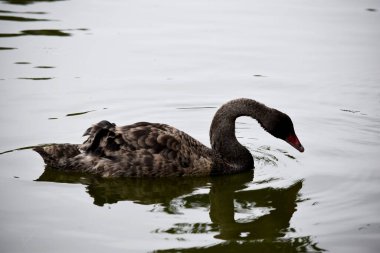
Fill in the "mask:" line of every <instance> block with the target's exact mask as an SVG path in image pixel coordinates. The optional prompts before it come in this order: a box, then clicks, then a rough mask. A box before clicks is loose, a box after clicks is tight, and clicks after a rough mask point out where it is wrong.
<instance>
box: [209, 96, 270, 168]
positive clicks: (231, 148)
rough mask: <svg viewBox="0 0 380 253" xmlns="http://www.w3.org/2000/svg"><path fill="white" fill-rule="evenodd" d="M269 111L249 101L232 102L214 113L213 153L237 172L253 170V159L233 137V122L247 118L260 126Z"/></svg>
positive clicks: (212, 124) (211, 138) (211, 135)
mask: <svg viewBox="0 0 380 253" xmlns="http://www.w3.org/2000/svg"><path fill="white" fill-rule="evenodd" d="M270 110H271V109H270V108H268V107H266V106H265V105H263V104H261V103H259V102H257V101H255V100H251V99H236V100H232V101H230V102H228V103H226V104H224V105H223V106H222V107H220V108H219V110H218V111H217V112H216V114H215V116H214V119H213V121H212V123H211V128H210V142H211V147H212V149H213V150H214V151H216V152H217V153H218V154H220V155H221V156H222V158H223V159H224V160H225V161H227V162H228V163H231V164H233V166H234V167H237V168H238V169H239V170H244V169H248V168H247V167H249V169H252V168H253V157H252V155H251V153H250V152H249V150H248V149H247V148H246V147H244V146H243V145H241V144H240V143H239V142H238V140H237V138H236V135H235V121H236V119H237V118H238V117H241V116H249V117H252V118H254V119H256V120H257V121H258V122H259V123H260V124H262V120H263V119H264V118H265V115H266V114H267V113H268V112H269V111H270Z"/></svg>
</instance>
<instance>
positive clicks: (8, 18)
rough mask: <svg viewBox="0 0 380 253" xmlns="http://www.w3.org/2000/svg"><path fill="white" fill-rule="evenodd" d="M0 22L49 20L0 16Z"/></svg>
mask: <svg viewBox="0 0 380 253" xmlns="http://www.w3.org/2000/svg"><path fill="white" fill-rule="evenodd" d="M0 20H3V21H16V22H36V21H51V20H49V19H38V18H24V17H16V16H4V15H0Z"/></svg>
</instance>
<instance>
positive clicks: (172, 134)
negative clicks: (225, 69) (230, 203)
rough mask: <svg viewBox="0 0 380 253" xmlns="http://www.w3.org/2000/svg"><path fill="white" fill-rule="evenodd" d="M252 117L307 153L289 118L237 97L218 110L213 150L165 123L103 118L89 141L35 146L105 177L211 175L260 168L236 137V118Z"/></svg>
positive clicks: (48, 158)
mask: <svg viewBox="0 0 380 253" xmlns="http://www.w3.org/2000/svg"><path fill="white" fill-rule="evenodd" d="M240 116H250V117H252V118H254V119H256V120H257V121H258V122H259V123H260V125H261V126H262V127H263V128H264V129H265V130H266V131H267V132H269V133H270V134H272V135H273V136H275V137H277V138H281V139H283V140H285V141H286V142H288V143H289V144H291V145H292V146H293V147H295V148H296V149H298V150H299V151H300V152H303V151H304V148H303V146H302V145H301V143H300V142H299V140H298V138H297V136H296V134H295V132H294V128H293V123H292V121H291V119H290V118H289V116H287V115H286V114H284V113H282V112H280V111H278V110H276V109H272V108H269V107H267V106H265V105H263V104H261V103H259V102H257V101H255V100H252V99H246V98H241V99H235V100H232V101H229V102H227V103H226V104H224V105H223V106H222V107H221V108H219V110H218V111H217V112H216V114H215V116H214V119H213V121H212V123H211V128H210V142H211V148H209V147H207V146H205V145H203V144H202V143H200V142H199V141H197V140H196V139H194V138H192V137H191V136H189V135H188V134H186V133H184V132H182V131H180V130H178V129H176V128H174V127H172V126H169V125H165V124H158V123H148V122H139V123H135V124H132V125H127V126H116V125H115V124H113V123H110V122H108V121H101V122H99V123H97V124H95V125H93V126H92V127H90V128H89V129H87V131H86V132H85V133H84V136H88V138H87V140H86V141H85V142H84V143H83V144H48V145H41V146H37V147H35V148H34V150H35V151H36V152H38V153H39V154H40V155H41V156H42V158H43V159H44V162H45V163H46V165H47V166H49V167H52V168H55V169H58V170H65V171H79V172H84V173H91V174H95V175H99V176H102V177H166V176H210V175H222V174H232V173H238V172H242V171H247V170H252V169H253V168H254V162H253V157H252V155H251V153H250V152H249V151H248V149H247V148H245V147H244V146H243V145H241V144H240V143H239V142H238V141H237V139H236V136H235V120H236V118H238V117H240Z"/></svg>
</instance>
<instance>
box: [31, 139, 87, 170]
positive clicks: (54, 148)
mask: <svg viewBox="0 0 380 253" xmlns="http://www.w3.org/2000/svg"><path fill="white" fill-rule="evenodd" d="M33 150H34V151H36V152H37V153H38V154H40V155H41V157H42V159H43V160H44V162H45V164H46V165H47V166H49V167H53V168H57V169H64V168H65V167H67V161H69V160H70V159H71V158H73V157H75V156H77V155H79V154H80V153H81V152H80V150H79V145H77V144H47V145H41V146H37V147H35V148H33Z"/></svg>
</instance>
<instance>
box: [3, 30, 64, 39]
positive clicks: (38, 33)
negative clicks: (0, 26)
mask: <svg viewBox="0 0 380 253" xmlns="http://www.w3.org/2000/svg"><path fill="white" fill-rule="evenodd" d="M28 35H33V36H59V37H68V36H71V34H70V33H67V32H64V31H62V30H58V29H43V30H24V31H21V32H20V33H1V34H0V37H3V38H4V37H19V36H28Z"/></svg>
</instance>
